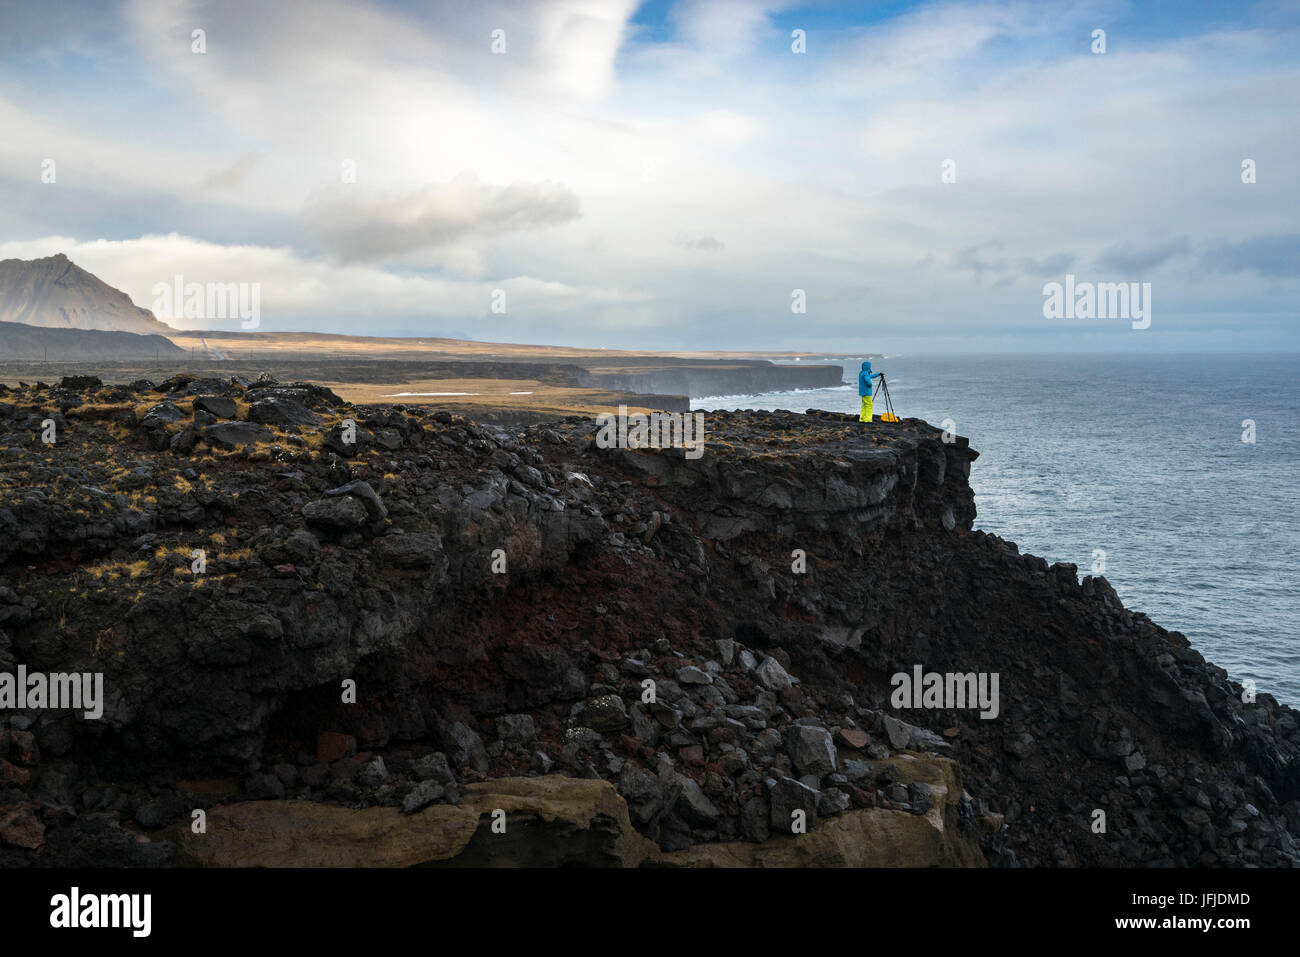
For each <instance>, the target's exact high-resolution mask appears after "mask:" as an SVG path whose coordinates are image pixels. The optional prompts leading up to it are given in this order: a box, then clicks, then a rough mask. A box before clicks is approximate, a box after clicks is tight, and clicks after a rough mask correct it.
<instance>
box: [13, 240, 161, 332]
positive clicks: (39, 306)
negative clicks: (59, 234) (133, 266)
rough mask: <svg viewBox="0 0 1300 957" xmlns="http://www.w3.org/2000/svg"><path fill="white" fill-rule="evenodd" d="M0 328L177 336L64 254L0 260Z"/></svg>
mask: <svg viewBox="0 0 1300 957" xmlns="http://www.w3.org/2000/svg"><path fill="white" fill-rule="evenodd" d="M0 322H21V323H25V324H27V325H29V326H44V327H47V328H51V329H93V330H97V331H100V332H133V333H136V334H137V335H167V334H168V333H170V332H172V331H174V330H173V329H172V327H171V326H169V325H167V324H166V323H163V322H159V321H158V320H157V319H155V318H154V314H153V313H152V312H150V311H149V310H148V309H141V308H140V307H139V306H137V305H136V304H135V303H133V302H132V301H131V297H130V296H128V295H127V294H126V293H124V292H122V291H121V290H119V289H114V288H113V287H112V286H110V285H109V284H108V283H106V282H104V281H103V280H101V279H100V278H99V277H97V276H95V275H92V274H91V273H88V272H86V270H84V269H82V268H81V267H80V266H78V265H77V264H76V263H74V262H72V260H70V259H68V257H67V256H65V255H63V253H59V254H58V255H57V256H49V257H46V258H45V259H30V260H29V259H5V260H0Z"/></svg>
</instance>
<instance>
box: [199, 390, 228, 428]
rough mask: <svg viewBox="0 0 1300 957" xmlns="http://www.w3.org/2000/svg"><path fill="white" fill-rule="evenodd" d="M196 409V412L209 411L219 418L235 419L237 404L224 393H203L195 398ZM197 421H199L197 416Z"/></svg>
mask: <svg viewBox="0 0 1300 957" xmlns="http://www.w3.org/2000/svg"><path fill="white" fill-rule="evenodd" d="M194 409H195V411H196V412H198V411H203V412H207V413H208V414H209V415H214V416H216V417H217V418H218V419H233V418H234V417H235V411H236V406H235V400H234V399H231V398H227V397H226V396H224V395H201V396H199V397H198V398H196V399H195V400H194ZM195 421H196V422H197V421H198V419H197V417H196V418H195Z"/></svg>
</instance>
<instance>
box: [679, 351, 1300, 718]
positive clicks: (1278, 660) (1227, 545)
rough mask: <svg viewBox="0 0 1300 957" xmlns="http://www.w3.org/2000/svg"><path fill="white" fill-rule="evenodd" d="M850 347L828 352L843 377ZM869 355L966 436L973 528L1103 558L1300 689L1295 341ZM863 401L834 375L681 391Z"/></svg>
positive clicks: (1294, 695) (1287, 698) (1124, 578)
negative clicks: (1143, 351) (805, 381)
mask: <svg viewBox="0 0 1300 957" xmlns="http://www.w3.org/2000/svg"><path fill="white" fill-rule="evenodd" d="M860 361H861V360H859V359H852V358H846V359H845V360H844V361H843V362H841V363H839V364H840V365H842V366H843V367H844V369H845V376H844V378H845V379H846V380H849V379H852V380H854V381H856V377H857V370H858V368H859V365H860ZM872 369H873V371H876V372H884V373H885V374H886V376H887V378H888V382H889V391H890V393H891V395H892V396H893V400H894V407H895V410H896V411H897V412H898V414H899V415H900V416H902V417H909V416H915V417H918V418H922V419H925V420H927V421H928V422H930V423H932V424H934V425H937V426H940V425H942V423H943V421H944V420H945V419H951V420H952V421H953V422H954V423H955V431H956V432H957V433H958V434H959V435H965V436H968V437H969V438H970V443H971V446H972V447H973V448H975V449H976V450H978V451H979V453H980V457H979V459H977V460H976V462H975V463H974V465H973V466H972V467H971V485H972V487H973V488H974V490H975V505H976V508H977V509H978V518H977V519H976V521H975V526H976V527H977V528H982V529H984V530H985V531H987V532H991V533H993V534H995V535H999V536H1001V537H1002V538H1005V539H1008V540H1010V541H1014V542H1016V543H1017V545H1019V546H1020V550H1021V551H1022V552H1028V553H1031V554H1034V555H1039V556H1041V557H1043V558H1045V559H1047V560H1048V561H1050V562H1056V561H1063V562H1072V563H1074V564H1076V565H1078V566H1079V573H1080V575H1084V574H1089V573H1091V570H1092V567H1093V564H1094V561H1097V560H1099V559H1103V560H1104V563H1105V565H1104V567H1105V570H1104V574H1105V576H1106V578H1107V580H1109V581H1110V583H1111V585H1112V586H1114V588H1115V590H1116V591H1117V592H1118V593H1119V595H1120V597H1121V598H1122V599H1123V601H1124V604H1125V607H1127V608H1129V609H1130V610H1133V611H1143V612H1146V613H1147V614H1148V615H1150V616H1151V618H1152V619H1153V620H1154V621H1155V622H1157V623H1158V624H1160V625H1162V626H1164V627H1165V628H1168V629H1171V630H1176V631H1181V632H1183V633H1184V634H1185V635H1187V637H1188V638H1189V639H1190V640H1191V642H1192V644H1193V646H1194V647H1196V648H1197V650H1199V651H1200V652H1201V654H1203V655H1204V656H1205V657H1206V658H1207V659H1209V660H1210V661H1212V662H1214V663H1215V664H1217V665H1219V666H1220V667H1222V668H1224V669H1226V670H1227V671H1228V673H1229V674H1230V675H1231V676H1232V677H1233V678H1234V679H1236V680H1238V681H1244V680H1247V679H1250V680H1253V681H1254V682H1255V685H1256V690H1257V691H1258V692H1261V693H1269V694H1272V695H1273V696H1274V697H1276V698H1277V699H1278V700H1279V701H1282V702H1285V703H1287V704H1290V705H1293V706H1300V574H1298V571H1300V519H1298V518H1297V510H1298V508H1300V431H1298V430H1297V424H1298V423H1300V385H1298V384H1300V355H1297V354H1290V353H1286V354H1276V355H1239V354H1234V355H1223V356H1213V355H1127V356H1114V355H1074V356H1064V355H1051V356H1041V355H1017V356H973V357H921V356H906V355H902V356H889V357H887V358H883V359H873V360H872ZM858 401H859V400H858V395H857V387H856V385H845V386H842V387H840V388H829V389H809V390H800V391H795V392H774V393H767V394H764V395H757V396H719V397H711V398H700V399H696V400H694V401H692V403H691V407H692V409H704V410H708V409H789V410H792V411H796V412H802V411H804V410H805V409H828V410H834V411H839V412H857V411H858ZM882 406H883V402H881V401H880V399H879V398H877V401H876V408H875V412H876V414H877V415H879V414H880V413H881V411H882ZM1246 420H1250V422H1247V421H1246ZM1251 423H1253V430H1254V435H1253V437H1254V441H1253V442H1247V441H1243V436H1244V435H1245V436H1246V437H1249V434H1248V430H1249V429H1250V428H1251ZM706 427H707V423H706ZM1101 553H1104V556H1103V555H1102V554H1101Z"/></svg>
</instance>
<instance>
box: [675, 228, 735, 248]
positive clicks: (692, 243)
mask: <svg viewBox="0 0 1300 957" xmlns="http://www.w3.org/2000/svg"><path fill="white" fill-rule="evenodd" d="M673 245H674V246H677V247H679V248H681V249H692V250H696V251H698V252H717V251H718V250H720V249H725V248H726V247H725V246H724V244H723V242H722V240H720V239H717V238H716V237H714V236H687V235H684V234H682V233H679V234H678V235H676V236H674V237H673Z"/></svg>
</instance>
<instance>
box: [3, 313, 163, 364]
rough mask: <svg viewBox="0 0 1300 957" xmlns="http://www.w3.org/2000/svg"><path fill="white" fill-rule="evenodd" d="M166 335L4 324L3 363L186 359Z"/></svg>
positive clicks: (16, 323)
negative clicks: (172, 357)
mask: <svg viewBox="0 0 1300 957" xmlns="http://www.w3.org/2000/svg"><path fill="white" fill-rule="evenodd" d="M184 354H185V350H184V349H181V348H180V347H178V346H177V345H175V344H174V343H173V342H172V341H171V340H170V339H168V338H167V337H166V336H161V335H140V334H137V333H134V332H100V331H97V330H94V329H50V328H45V327H43V326H29V325H27V324H26V323H22V322H3V323H0V362H15V361H23V360H28V361H33V362H39V361H44V360H49V361H51V362H85V361H91V362H93V361H104V360H110V359H153V358H167V357H169V356H182V355H184Z"/></svg>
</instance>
